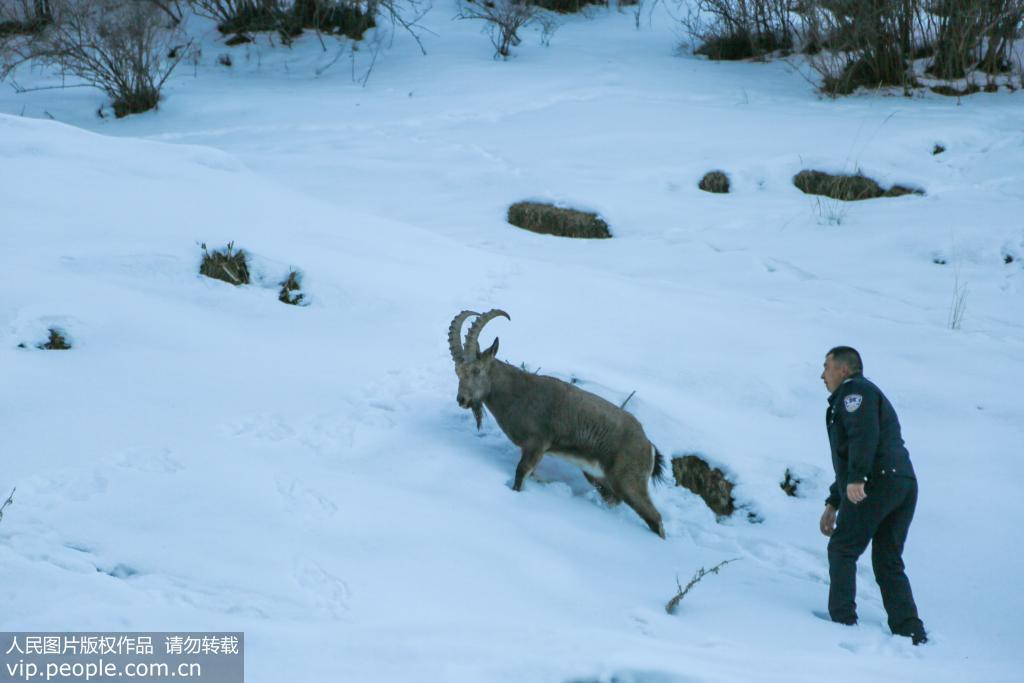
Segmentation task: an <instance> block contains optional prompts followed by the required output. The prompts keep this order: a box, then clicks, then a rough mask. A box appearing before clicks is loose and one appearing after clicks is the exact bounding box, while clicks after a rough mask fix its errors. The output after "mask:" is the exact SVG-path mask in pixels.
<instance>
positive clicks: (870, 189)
mask: <svg viewBox="0 0 1024 683" xmlns="http://www.w3.org/2000/svg"><path fill="white" fill-rule="evenodd" d="M793 184H794V185H796V186H797V188H798V189H799V190H800V191H802V192H804V193H806V194H816V195H824V196H826V197H831V198H833V199H839V200H842V201H844V202H852V201H860V200H862V199H875V198H878V197H901V196H903V195H906V194H924V192H923V191H922V190H918V189H914V188H910V187H904V186H902V185H893V186H892V187H890V188H889V189H888V190H883V189H882V186H881V185H879V184H878V183H877V182H876V181H874V180H872V179H871V178H868V177H867V176H865V175H864V174H862V173H856V174H854V175H843V174H835V175H834V174H831V173H825V172H824V171H812V170H805V171H800V172H799V173H797V174H796V175H795V176H793Z"/></svg>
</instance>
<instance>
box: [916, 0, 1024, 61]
mask: <svg viewBox="0 0 1024 683" xmlns="http://www.w3.org/2000/svg"><path fill="white" fill-rule="evenodd" d="M927 9H928V13H929V19H930V23H931V24H932V25H933V32H934V34H935V36H936V38H935V56H934V59H933V60H932V63H931V64H930V65H929V66H928V71H929V73H931V74H932V75H934V76H936V77H938V78H944V79H958V78H963V77H965V76H967V75H968V73H969V72H970V71H971V70H972V69H973V68H978V69H981V70H982V71H985V72H987V73H989V74H994V73H998V72H1002V71H1009V70H1010V67H1011V63H1010V50H1011V49H1012V46H1013V42H1014V40H1015V39H1016V37H1017V35H1018V32H1019V30H1020V27H1021V23H1022V22H1024V0H973V1H972V0H933V1H932V2H930V3H928V5H927Z"/></svg>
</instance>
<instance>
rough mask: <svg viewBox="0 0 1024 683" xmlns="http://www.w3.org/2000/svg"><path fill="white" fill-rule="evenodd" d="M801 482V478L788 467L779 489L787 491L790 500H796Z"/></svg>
mask: <svg viewBox="0 0 1024 683" xmlns="http://www.w3.org/2000/svg"><path fill="white" fill-rule="evenodd" d="M800 482H801V480H800V478H799V477H797V476H796V475H795V474H793V471H792V470H791V469H789V468H788V467H787V468H786V474H785V475H784V476H783V478H782V481H781V482H780V483H779V488H781V489H782V490H783V491H785V492H786V495H787V496H789V497H790V498H796V494H797V491H799V490H800Z"/></svg>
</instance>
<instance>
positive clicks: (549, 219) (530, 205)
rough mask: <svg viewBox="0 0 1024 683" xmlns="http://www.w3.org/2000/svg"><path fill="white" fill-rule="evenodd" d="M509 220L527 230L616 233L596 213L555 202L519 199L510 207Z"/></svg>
mask: <svg viewBox="0 0 1024 683" xmlns="http://www.w3.org/2000/svg"><path fill="white" fill-rule="evenodd" d="M508 222H509V223H511V224H512V225H514V226H516V227H518V228H523V229H524V230H530V231H532V232H539V233H542V234H545V235H558V236H559V237H580V238H588V239H589V238H598V239H604V238H608V237H611V236H612V234H611V232H609V230H608V224H607V223H605V222H604V220H602V219H601V217H600V216H598V215H597V214H596V213H588V212H586V211H577V210H576V209H567V208H563V207H560V206H555V205H553V204H541V203H538V202H517V203H515V204H513V205H512V206H510V207H508Z"/></svg>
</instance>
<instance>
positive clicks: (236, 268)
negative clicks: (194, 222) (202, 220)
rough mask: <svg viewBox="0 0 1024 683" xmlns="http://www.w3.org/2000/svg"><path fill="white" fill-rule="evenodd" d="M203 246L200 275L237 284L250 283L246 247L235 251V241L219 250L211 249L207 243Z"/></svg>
mask: <svg viewBox="0 0 1024 683" xmlns="http://www.w3.org/2000/svg"><path fill="white" fill-rule="evenodd" d="M201 246H202V248H203V260H202V262H201V263H200V264H199V274H200V275H205V276H206V277H212V278H213V279H215V280H223V281H224V282H227V283H229V284H232V285H235V286H238V285H247V284H249V264H248V262H247V261H246V254H245V250H244V249H239V250H237V251H235V243H234V242H228V245H227V246H226V247H224V248H223V249H221V250H219V251H218V250H216V249H215V250H213V251H209V250H208V249H207V248H206V244H205V243H204V244H203V245H201Z"/></svg>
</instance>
